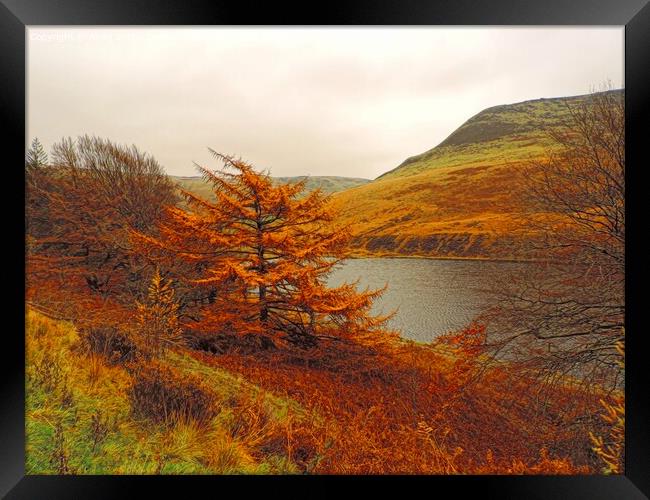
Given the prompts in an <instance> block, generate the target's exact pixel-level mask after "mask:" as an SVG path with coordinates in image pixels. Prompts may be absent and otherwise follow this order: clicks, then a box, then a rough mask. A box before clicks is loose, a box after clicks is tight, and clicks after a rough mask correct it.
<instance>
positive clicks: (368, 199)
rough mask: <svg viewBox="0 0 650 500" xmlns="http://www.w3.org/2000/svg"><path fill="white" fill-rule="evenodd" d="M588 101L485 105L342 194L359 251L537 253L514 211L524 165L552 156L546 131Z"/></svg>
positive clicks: (337, 199)
mask: <svg viewBox="0 0 650 500" xmlns="http://www.w3.org/2000/svg"><path fill="white" fill-rule="evenodd" d="M614 92H622V91H621V90H617V91H614ZM586 98H587V96H575V97H566V98H554V99H536V100H532V101H525V102H521V103H517V104H509V105H503V106H496V107H492V108H488V109H485V110H483V111H481V112H480V113H478V114H477V115H475V116H473V117H472V118H470V119H469V120H468V121H467V122H465V123H464V124H463V125H461V126H460V127H459V128H458V129H456V130H455V131H454V132H453V133H452V134H451V135H449V137H447V138H446V139H445V140H444V141H442V142H441V143H440V144H439V145H438V146H436V147H434V148H433V149H430V150H428V151H426V152H424V153H422V154H419V155H416V156H412V157H410V158H407V159H406V160H405V161H404V162H402V163H401V164H400V165H399V166H398V167H396V168H394V169H393V170H390V171H388V172H386V173H385V174H383V175H381V176H380V177H378V178H377V179H376V180H374V181H373V182H371V183H368V184H365V185H363V186H360V187H356V188H352V189H348V190H346V191H344V192H341V193H337V194H336V195H335V200H334V201H335V204H336V205H337V207H338V208H339V210H340V211H341V214H342V219H343V222H346V223H349V224H351V226H352V230H353V233H354V235H355V240H354V249H355V252H356V254H358V255H416V256H431V257H463V258H515V259H517V258H526V257H534V255H533V254H531V253H529V252H528V251H526V250H524V248H523V247H524V245H525V243H526V242H528V241H530V240H531V239H532V238H534V237H535V235H534V234H533V233H532V232H531V230H530V229H528V228H527V225H526V223H525V219H522V217H523V215H522V213H521V210H520V209H518V208H517V205H518V194H519V193H518V192H517V178H518V174H519V173H520V172H521V168H520V167H522V166H523V165H526V164H528V163H530V162H531V161H532V160H535V159H540V158H542V157H544V156H545V155H546V154H547V152H548V150H549V148H551V147H552V143H551V141H550V140H549V138H548V136H547V132H548V130H549V129H553V128H558V127H563V126H565V124H566V123H567V119H568V118H569V117H570V114H569V108H568V106H570V105H575V104H579V103H580V102H581V101H583V100H584V99H586Z"/></svg>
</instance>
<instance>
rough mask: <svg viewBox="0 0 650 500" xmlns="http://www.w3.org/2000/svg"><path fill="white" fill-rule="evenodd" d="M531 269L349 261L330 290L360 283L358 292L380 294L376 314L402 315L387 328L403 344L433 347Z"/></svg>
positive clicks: (454, 263) (437, 262) (448, 262)
mask: <svg viewBox="0 0 650 500" xmlns="http://www.w3.org/2000/svg"><path fill="white" fill-rule="evenodd" d="M525 265H527V264H522V263H516V262H496V261H481V260H434V259H410V258H406V259H404V258H370V259H349V260H347V261H345V262H344V263H343V264H342V265H341V267H339V268H338V269H336V270H335V271H334V272H333V273H332V274H331V275H330V279H329V281H328V283H329V285H330V286H336V285H340V284H342V283H344V282H348V283H349V282H352V281H355V280H357V279H358V280H359V288H360V289H363V288H365V287H366V286H368V287H370V288H371V289H375V288H381V287H383V286H384V285H385V284H386V283H388V289H387V290H386V292H385V293H384V295H383V296H382V297H381V298H380V299H379V300H377V301H376V302H375V305H374V307H373V312H374V313H382V312H383V313H387V312H390V311H392V310H394V309H397V308H399V309H398V312H397V314H396V316H395V317H394V318H393V319H392V320H391V322H390V323H389V326H390V327H392V328H395V329H398V330H400V331H401V334H402V336H403V337H404V338H408V339H412V340H416V341H419V342H429V341H431V340H433V339H434V338H436V337H437V336H439V335H441V334H444V333H446V332H449V331H455V330H458V329H460V328H463V327H464V326H466V325H467V324H469V323H470V322H471V321H472V319H473V318H474V317H475V316H476V315H477V314H478V313H480V312H481V311H482V310H483V309H484V308H485V307H486V304H487V303H488V299H489V297H490V295H489V293H488V289H489V287H490V284H492V283H495V282H496V281H499V280H502V279H503V278H507V277H508V275H512V274H515V273H516V272H517V270H518V269H521V267H522V266H525Z"/></svg>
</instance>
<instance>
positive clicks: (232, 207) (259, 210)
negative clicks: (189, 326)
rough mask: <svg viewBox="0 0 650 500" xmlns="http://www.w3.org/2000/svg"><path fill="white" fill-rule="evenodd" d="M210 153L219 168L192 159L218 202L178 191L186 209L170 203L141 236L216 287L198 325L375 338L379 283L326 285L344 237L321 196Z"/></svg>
mask: <svg viewBox="0 0 650 500" xmlns="http://www.w3.org/2000/svg"><path fill="white" fill-rule="evenodd" d="M210 151H211V152H212V154H213V155H214V156H215V157H216V158H217V159H219V160H221V161H222V162H223V164H224V166H223V168H222V169H221V170H219V171H216V172H213V171H211V170H208V169H206V168H203V167H200V166H197V167H198V168H199V170H200V172H201V173H202V174H203V177H204V179H205V180H206V181H207V182H208V183H209V184H210V185H211V186H212V189H213V191H214V195H215V197H216V202H210V201H207V200H205V199H202V198H200V197H198V196H196V195H195V194H192V193H190V192H187V191H185V192H184V195H185V197H186V199H187V201H188V204H189V207H190V210H189V211H188V210H185V209H183V208H180V207H170V208H169V209H168V210H167V218H166V219H165V221H164V222H163V223H162V224H161V225H160V227H159V234H160V237H159V238H155V239H154V238H152V237H147V236H144V235H139V237H140V239H141V240H143V241H145V242H147V243H148V244H149V246H150V247H152V248H158V249H165V250H166V251H169V252H171V253H172V254H173V255H174V258H175V260H177V261H178V260H180V261H185V262H188V263H193V264H194V265H195V269H197V270H199V276H196V277H195V279H193V280H192V282H193V283H194V284H195V285H196V286H203V287H216V289H217V290H218V293H217V299H216V300H215V301H213V302H212V303H210V304H208V306H207V307H205V308H204V310H203V311H202V314H201V320H200V323H201V324H200V326H199V328H200V329H201V330H203V331H224V330H225V331H228V332H235V333H243V334H247V333H255V334H259V335H264V336H268V337H271V338H272V339H274V340H275V341H278V340H285V341H289V342H290V343H292V344H298V345H301V346H311V345H314V344H315V343H316V340H317V339H318V338H323V337H327V338H334V339H338V340H340V339H344V338H355V339H357V341H359V340H361V339H364V338H373V337H377V335H376V333H377V332H379V331H380V330H381V327H382V326H383V325H384V323H385V321H386V319H387V317H372V316H371V315H370V314H369V311H370V308H371V306H372V303H373V301H374V299H376V298H377V297H378V296H379V295H381V293H382V292H383V290H376V291H368V290H366V291H364V292H359V291H357V289H356V286H355V284H354V283H352V284H344V285H342V286H339V287H336V288H329V287H328V286H327V284H326V280H327V277H328V275H329V274H330V272H331V271H332V270H333V268H334V267H335V266H336V265H337V264H338V263H339V262H340V261H341V259H342V258H344V257H345V249H346V244H347V241H348V238H349V233H348V232H347V230H345V228H337V227H335V226H334V225H333V222H334V217H333V213H332V212H331V209H330V206H329V204H328V198H327V197H326V196H325V195H324V194H323V193H322V192H321V191H320V190H316V191H312V192H309V193H305V192H304V188H305V182H304V181H303V182H297V183H295V184H286V185H274V183H273V181H272V179H271V178H270V176H269V175H268V174H267V173H258V172H256V171H255V170H254V169H253V167H252V166H251V165H250V164H248V163H245V162H243V161H241V160H237V159H234V158H232V157H230V156H224V155H221V154H219V153H217V152H215V151H213V150H210Z"/></svg>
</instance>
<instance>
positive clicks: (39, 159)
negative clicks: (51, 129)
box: [25, 137, 47, 168]
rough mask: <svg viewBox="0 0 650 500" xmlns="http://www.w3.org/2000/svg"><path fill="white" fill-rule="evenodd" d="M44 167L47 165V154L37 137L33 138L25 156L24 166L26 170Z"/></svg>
mask: <svg viewBox="0 0 650 500" xmlns="http://www.w3.org/2000/svg"><path fill="white" fill-rule="evenodd" d="M45 165H47V153H46V152H45V149H43V145H42V144H41V141H39V140H38V137H34V139H33V140H32V145H31V147H30V148H29V149H28V150H27V154H26V155H25V166H26V167H27V168H39V167H43V166H45Z"/></svg>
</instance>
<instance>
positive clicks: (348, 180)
mask: <svg viewBox="0 0 650 500" xmlns="http://www.w3.org/2000/svg"><path fill="white" fill-rule="evenodd" d="M171 177H172V180H174V181H175V182H177V183H178V184H179V185H180V186H181V187H182V188H183V189H187V190H188V191H191V192H193V193H195V194H198V195H199V196H202V197H205V198H208V199H212V192H211V190H210V186H209V185H208V184H207V183H206V182H205V181H204V180H203V178H202V177H198V176H197V177H179V176H171ZM303 179H307V182H306V184H305V187H306V189H307V190H310V191H311V190H313V189H321V190H322V191H323V192H324V193H327V194H331V193H336V192H338V191H343V190H345V189H350V188H354V187H358V186H363V185H364V184H367V183H368V182H370V180H369V179H361V178H357V177H337V176H318V175H316V176H304V175H303V176H297V177H274V178H273V180H274V181H275V182H276V183H277V184H288V183H291V182H300V181H302V180H303Z"/></svg>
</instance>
